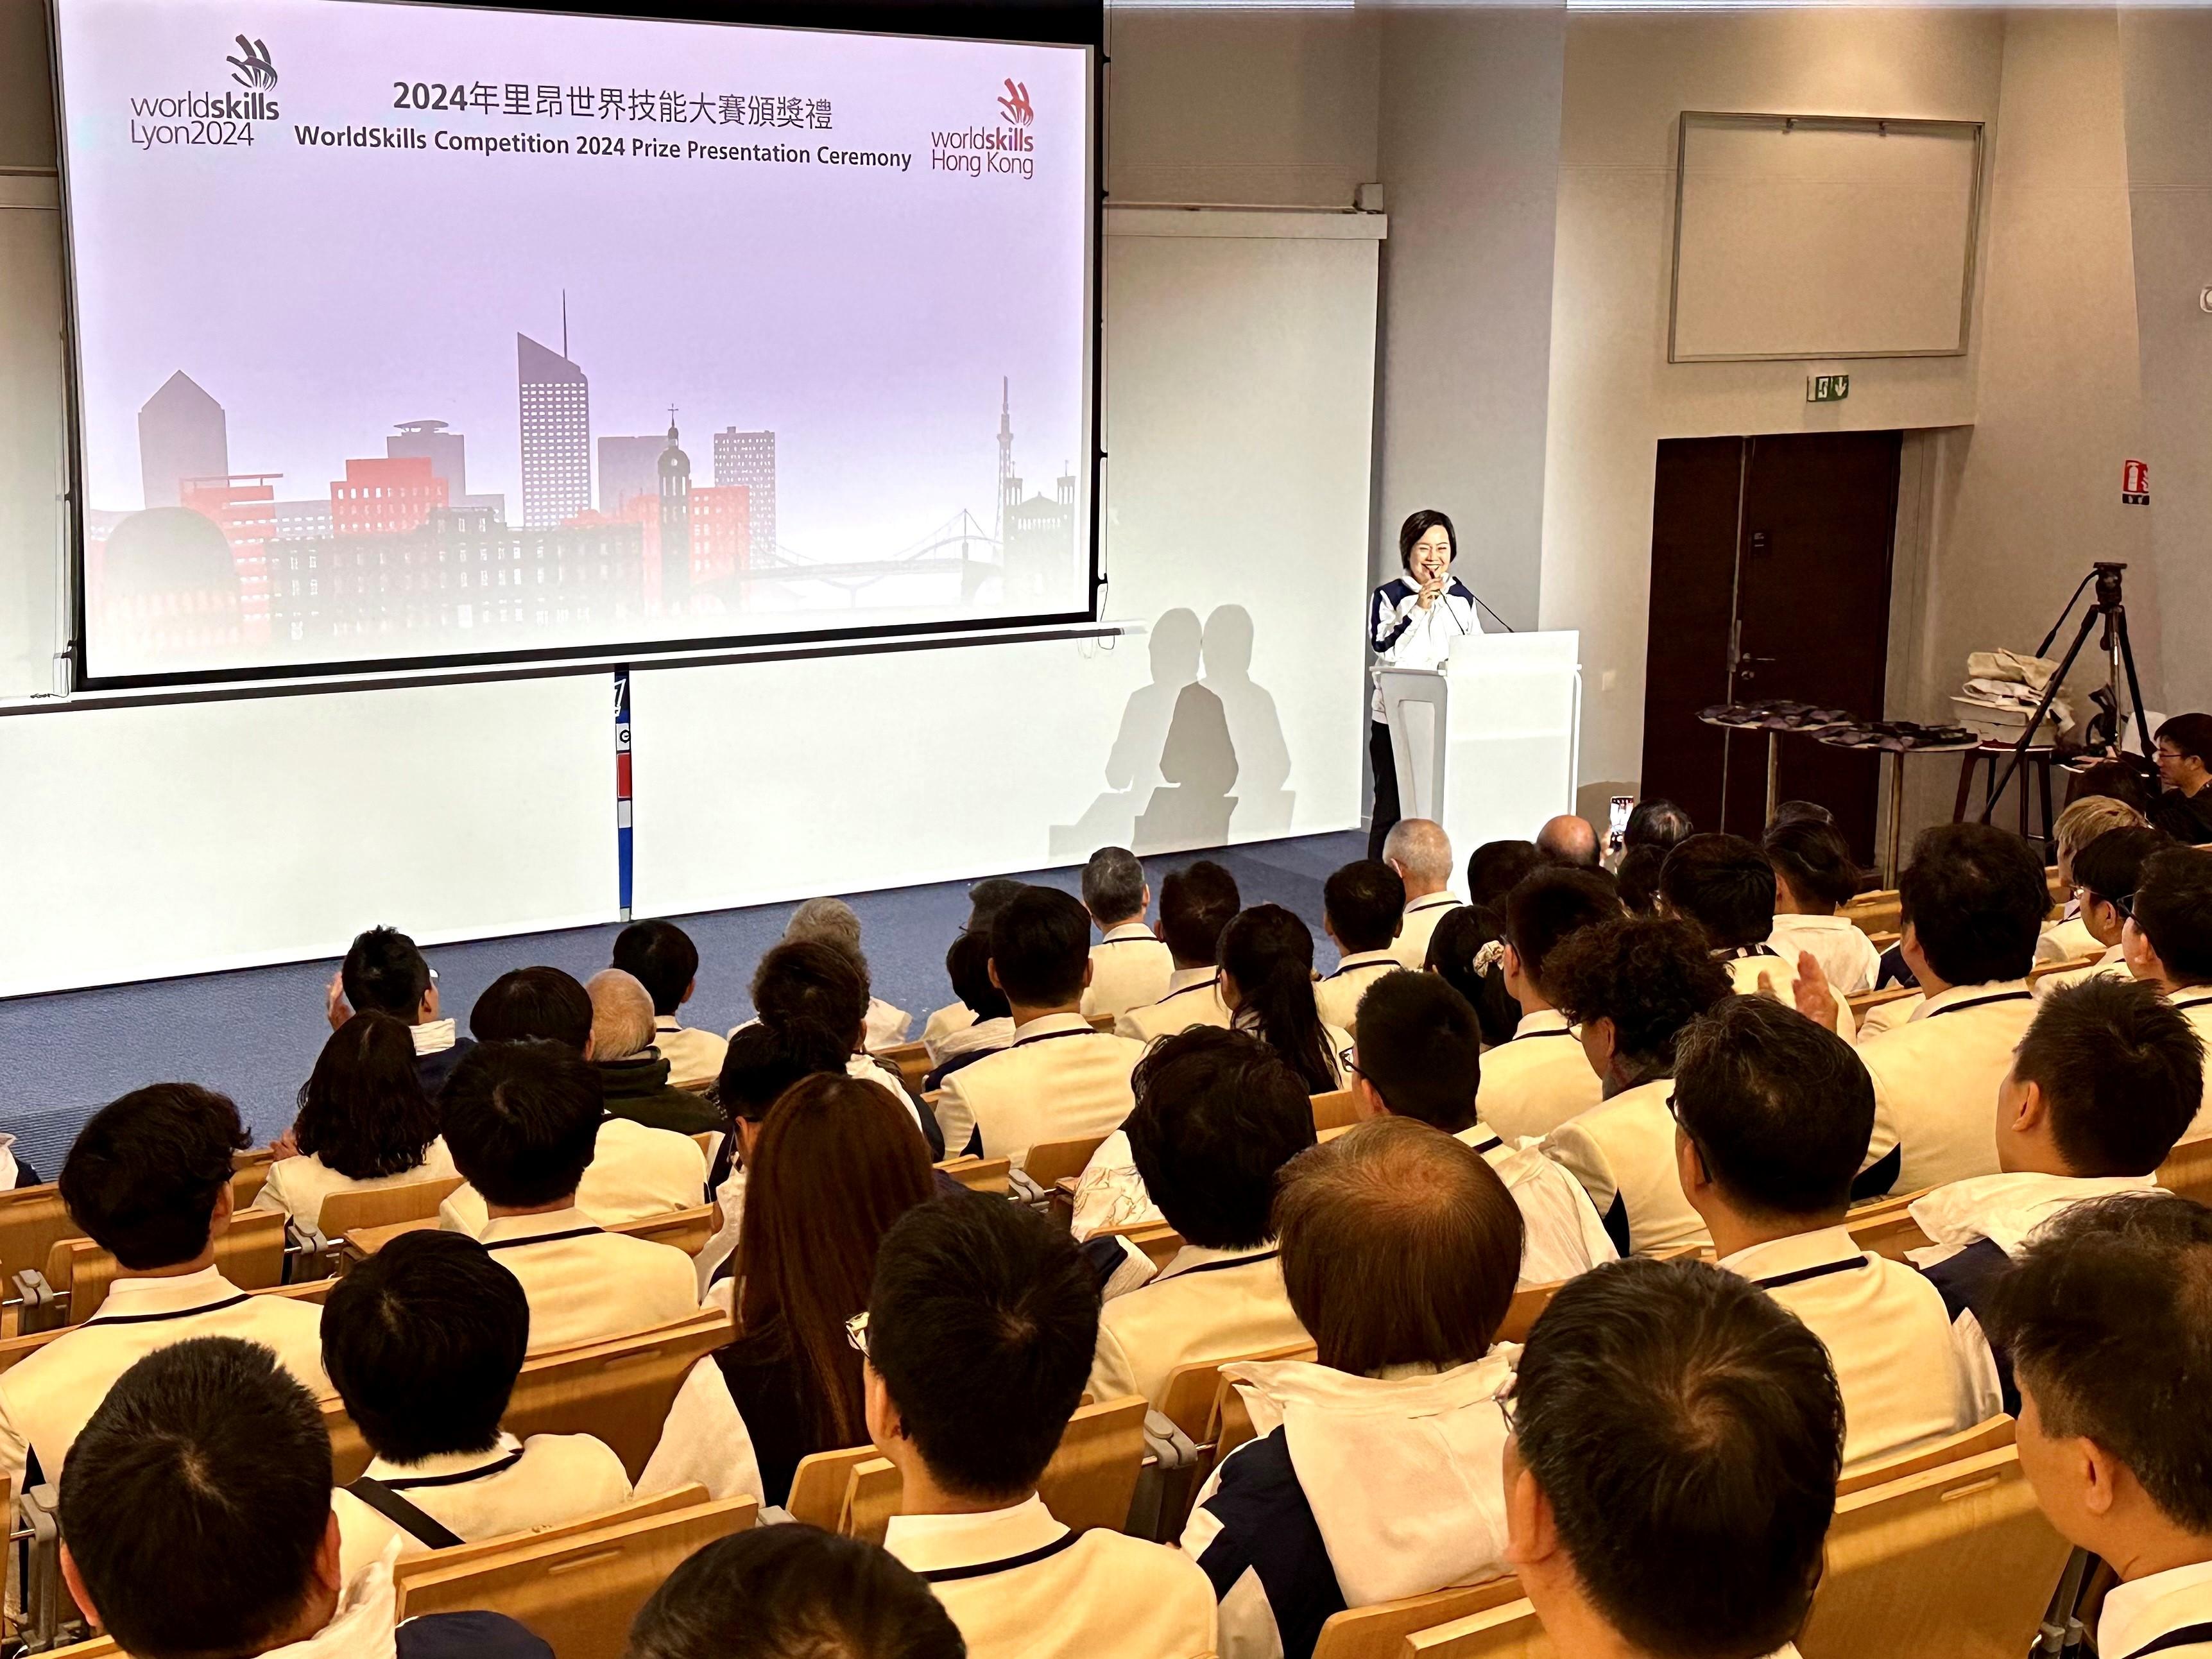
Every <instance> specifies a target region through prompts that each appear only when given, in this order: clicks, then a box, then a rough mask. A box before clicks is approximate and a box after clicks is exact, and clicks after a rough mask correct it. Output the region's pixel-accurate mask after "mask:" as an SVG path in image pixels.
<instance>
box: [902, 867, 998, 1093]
mask: <svg viewBox="0 0 2212 1659" xmlns="http://www.w3.org/2000/svg"><path fill="white" fill-rule="evenodd" d="M1021 890H1022V884H1021V883H1020V882H1018V881H1016V880H1015V879H1014V878H1012V876H986V877H984V878H983V879H982V880H981V881H979V882H975V883H972V884H970V885H969V889H968V920H967V921H966V922H965V923H963V925H962V927H961V929H960V931H961V932H962V933H982V934H985V935H988V934H989V933H990V931H991V918H992V917H993V916H994V915H997V914H998V913H999V907H1000V905H1002V904H1004V903H1005V902H1006V901H1007V900H1008V899H1010V898H1012V897H1013V896H1014V895H1015V894H1017V893H1018V892H1020V891H1021ZM974 1019H975V1012H974V1011H973V1010H972V1009H970V1008H969V1006H968V1005H967V1004H965V1003H964V1002H954V1003H950V1004H948V1005H946V1006H945V1007H942V1008H939V1010H938V1011H937V1012H935V1013H933V1014H932V1015H930V1017H929V1019H928V1021H927V1024H924V1025H923V1026H922V1028H921V1046H922V1048H923V1049H924V1050H925V1051H927V1054H928V1055H929V1063H930V1064H931V1065H933V1066H939V1065H942V1064H943V1063H944V1062H945V1059H946V1058H947V1057H948V1056H950V1055H951V1054H956V1053H957V1052H958V1050H957V1049H956V1048H947V1047H946V1046H945V1042H946V1039H947V1038H949V1037H951V1036H954V1035H955V1034H957V1033H958V1032H960V1031H963V1030H966V1029H967V1028H968V1026H969V1024H971V1023H972V1022H973V1021H974Z"/></svg>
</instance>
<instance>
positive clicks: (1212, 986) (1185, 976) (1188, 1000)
mask: <svg viewBox="0 0 2212 1659" xmlns="http://www.w3.org/2000/svg"><path fill="white" fill-rule="evenodd" d="M1229 1018H1230V1016H1229V1005H1228V1004H1227V1003H1225V1002H1224V1001H1223V1000H1221V970H1220V969H1218V968H1178V969H1176V970H1175V972H1174V974H1173V975H1171V976H1170V978H1169V980H1168V988H1167V991H1166V993H1165V994H1164V995H1163V996H1162V997H1161V998H1160V1000H1158V1002H1148V1003H1146V1004H1144V1005H1143V1006H1139V1007H1135V1008H1131V1009H1127V1010H1126V1011H1125V1012H1122V1013H1121V1015H1120V1016H1119V1017H1118V1018H1115V1021H1114V1035H1115V1036H1125V1037H1130V1038H1133V1039H1134V1040H1135V1041H1136V1042H1141V1043H1144V1044H1145V1045H1146V1047H1148V1048H1149V1047H1150V1046H1151V1045H1152V1043H1154V1042H1158V1040H1159V1039H1160V1038H1162V1037H1164V1036H1174V1035H1175V1034H1176V1032H1177V1031H1188V1030H1190V1028H1191V1027H1192V1026H1194V1025H1218V1026H1219V1027H1221V1028H1222V1029H1224V1030H1226V1029H1228V1025H1229Z"/></svg>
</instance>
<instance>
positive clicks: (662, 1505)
mask: <svg viewBox="0 0 2212 1659" xmlns="http://www.w3.org/2000/svg"><path fill="white" fill-rule="evenodd" d="M713 1501H714V1499H713V1497H712V1496H711V1495H710V1494H709V1493H708V1491H707V1489H706V1488H705V1487H704V1486H701V1485H700V1484H699V1483H698V1482H697V1481H696V1480H693V1481H687V1482H686V1483H685V1484H684V1485H683V1486H671V1487H670V1488H669V1489H668V1490H667V1491H666V1492H655V1493H654V1494H653V1496H652V1497H650V1498H631V1499H630V1501H629V1503H627V1504H616V1505H615V1506H614V1507H613V1508H612V1509H611V1510H599V1511H598V1512H597V1513H596V1514H592V1515H580V1516H576V1517H575V1518H574V1520H570V1521H563V1522H560V1523H558V1524H557V1525H555V1526H550V1527H540V1528H537V1529H536V1530H534V1531H531V1532H505V1533H501V1534H500V1535H499V1536H498V1537H496V1538H483V1539H479V1540H477V1541H476V1542H475V1543H473V1544H453V1545H449V1546H447V1547H446V1548H444V1549H442V1550H438V1551H435V1552H434V1553H435V1555H436V1556H437V1558H438V1559H439V1560H441V1561H442V1562H444V1563H446V1564H447V1565H458V1564H463V1563H466V1562H471V1561H483V1560H486V1559H490V1558H492V1557H495V1556H497V1555H499V1554H501V1553H502V1552H504V1551H507V1550H510V1549H512V1548H513V1547H514V1546H515V1545H517V1544H520V1543H522V1542H524V1541H529V1542H532V1543H539V1544H551V1543H557V1542H559V1541H561V1540H562V1539H564V1538H574V1537H575V1536H576V1535H577V1534H580V1533H586V1532H598V1531H599V1530H600V1529H601V1528H605V1527H618V1526H621V1525H622V1524H623V1522H628V1521H646V1520H650V1519H651V1518H652V1517H653V1516H656V1515H674V1514H677V1513H678V1512H679V1511H681V1510H689V1509H696V1508H697V1507H699V1505H701V1504H709V1503H712V1502H713Z"/></svg>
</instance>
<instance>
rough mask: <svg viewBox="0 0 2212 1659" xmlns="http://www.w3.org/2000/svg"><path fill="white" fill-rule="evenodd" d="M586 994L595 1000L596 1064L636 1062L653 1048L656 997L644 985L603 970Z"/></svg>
mask: <svg viewBox="0 0 2212 1659" xmlns="http://www.w3.org/2000/svg"><path fill="white" fill-rule="evenodd" d="M584 990H585V993H586V994H587V995H589V996H590V998H591V999H592V1059H593V1060H633V1059H635V1058H636V1057H637V1056H638V1055H639V1054H643V1053H644V1052H645V1051H646V1050H647V1048H651V1047H653V993H652V992H650V991H648V990H647V989H646V988H645V985H644V982H643V981H641V980H639V979H638V978H637V977H636V976H635V975H632V974H625V973H624V972H623V970H622V969H619V968H603V969H600V970H599V972H598V973H596V974H593V975H592V976H591V978H590V979H589V980H587V981H585V984H584Z"/></svg>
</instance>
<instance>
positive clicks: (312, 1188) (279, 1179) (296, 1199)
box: [252, 1135, 454, 1228]
mask: <svg viewBox="0 0 2212 1659" xmlns="http://www.w3.org/2000/svg"><path fill="white" fill-rule="evenodd" d="M453 1173H454V1170H453V1154H452V1153H451V1152H447V1150H446V1141H445V1137H443V1136H442V1135H441V1136H440V1137H439V1138H438V1139H435V1140H434V1141H432V1142H431V1143H430V1145H429V1146H428V1150H426V1151H425V1152H423V1154H422V1162H421V1163H420V1164H416V1166H415V1167H414V1168H413V1169H411V1170H401V1171H400V1172H399V1173H398V1175H388V1176H371V1177H370V1178H369V1179H368V1180H366V1181H356V1180H355V1179H354V1178H353V1177H352V1176H346V1175H340V1174H339V1173H338V1172H337V1170H333V1169H332V1168H331V1166H330V1165H329V1164H325V1163H324V1162H323V1160H322V1159H321V1158H320V1157H319V1156H315V1155H313V1154H309V1155H307V1156H304V1157H300V1158H279V1159H277V1160H276V1162H275V1163H274V1164H270V1166H269V1178H268V1179H267V1180H265V1181H264V1182H262V1183H261V1190H260V1191H259V1192H258V1193H256V1194H254V1195H253V1203H252V1208H254V1209H257V1210H282V1211H283V1212H284V1213H285V1214H286V1215H288V1216H289V1217H290V1218H292V1219H293V1220H294V1221H295V1222H297V1223H298V1224H299V1225H301V1227H302V1228H312V1227H316V1226H319V1225H320V1224H321V1221H322V1215H323V1200H325V1199H326V1198H328V1197H329V1196H330V1195H331V1194H333V1193H373V1192H381V1191H383V1190H384V1189H386V1188H391V1187H413V1186H416V1185H419V1184H420V1183H422V1182H428V1181H450V1180H451V1179H452V1178H453Z"/></svg>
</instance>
